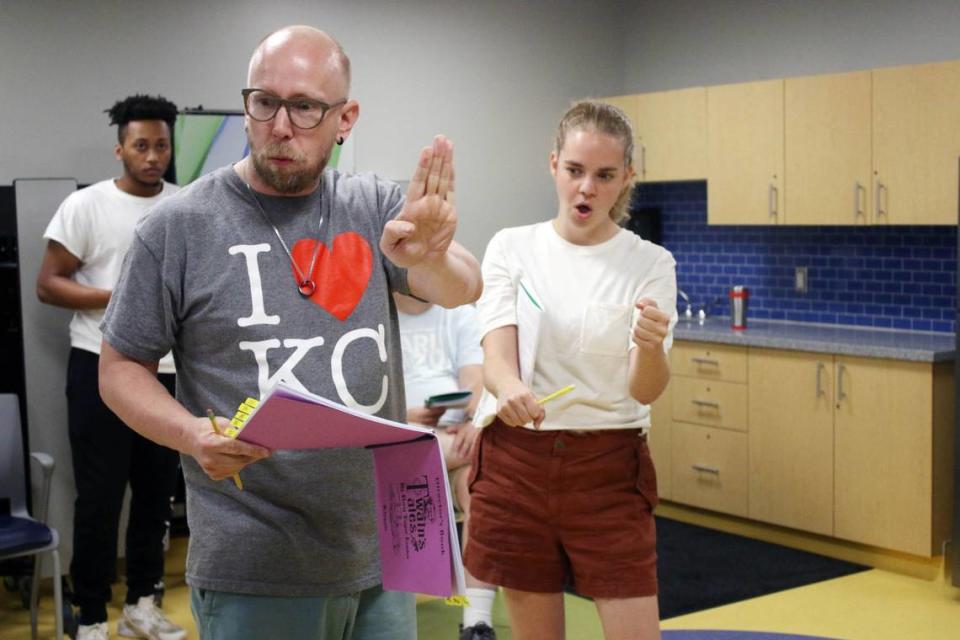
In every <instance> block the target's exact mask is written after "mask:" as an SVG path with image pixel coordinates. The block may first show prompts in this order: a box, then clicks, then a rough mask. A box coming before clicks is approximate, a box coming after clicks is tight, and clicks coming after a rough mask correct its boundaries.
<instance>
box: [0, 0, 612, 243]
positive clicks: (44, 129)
mask: <svg viewBox="0 0 960 640" xmlns="http://www.w3.org/2000/svg"><path fill="white" fill-rule="evenodd" d="M613 4H615V3H613V2H590V3H583V2H576V1H573V0H560V1H558V2H548V1H539V0H538V1H532V2H510V1H507V0H492V1H487V2H466V1H442V0H436V1H432V0H407V1H399V2H390V1H385V0H360V1H353V2H351V1H350V0H327V1H325V2H316V1H312V2H311V1H308V0H270V1H268V2H263V1H261V0H237V1H235V2H224V1H222V0H211V1H208V2H187V1H180V0H175V1H170V2H136V1H130V2H121V1H118V0H98V1H96V2H73V3H70V2H60V1H53V0H33V1H32V2H6V1H0V60H2V63H0V87H2V88H3V89H2V90H0V128H2V130H3V146H2V151H0V184H9V183H10V182H11V181H12V180H13V179H15V178H18V177H49V176H69V177H75V178H77V179H78V180H79V181H80V182H81V183H87V182H92V181H94V180H99V179H102V178H103V177H105V176H109V175H114V174H116V173H117V172H118V169H117V167H116V165H115V161H114V159H113V156H112V153H111V148H112V145H113V143H114V140H115V138H114V135H115V133H114V131H113V130H112V129H111V128H109V127H108V123H107V116H106V115H105V114H104V113H103V109H105V108H107V107H108V106H110V105H111V104H112V103H113V101H114V100H116V99H118V98H121V97H124V96H126V95H128V94H130V93H133V92H138V91H139V92H151V93H161V94H163V95H165V96H166V97H168V98H170V99H171V100H173V101H174V102H176V103H177V104H178V105H180V106H181V107H184V106H190V107H195V106H197V105H201V104H202V105H203V106H204V107H207V108H240V96H239V92H240V89H241V88H242V87H243V86H244V83H245V79H246V67H247V61H248V60H249V56H250V53H251V51H252V50H253V48H254V46H255V45H256V44H257V42H258V41H259V40H260V38H261V37H262V36H264V35H265V34H266V33H268V32H269V31H272V30H273V29H275V28H277V27H280V26H283V25H285V24H290V23H306V24H311V25H315V26H318V27H320V28H323V29H325V30H327V31H329V32H330V33H331V34H332V35H334V36H335V37H336V38H338V39H339V40H340V41H341V43H342V44H343V45H344V47H345V48H346V50H347V53H348V54H349V55H350V56H351V59H352V62H353V68H354V91H353V95H354V97H356V98H358V99H359V101H360V104H361V118H360V122H359V124H358V128H357V129H356V130H355V131H356V136H357V137H356V140H355V143H356V161H357V168H358V169H369V170H374V171H377V172H378V173H381V174H382V175H384V176H386V177H391V178H406V177H409V176H408V173H409V172H410V171H411V170H412V167H413V165H414V163H415V161H416V154H417V152H418V150H419V148H420V147H421V146H423V145H425V144H428V143H429V141H430V140H431V139H432V137H433V135H434V134H435V133H444V134H446V135H448V136H450V137H451V138H452V139H453V141H454V143H455V145H456V153H457V170H458V203H459V205H460V207H459V208H460V213H461V220H462V222H461V227H460V228H461V232H460V234H459V238H460V239H461V240H462V241H463V242H464V243H465V244H466V245H467V246H468V247H469V248H470V249H472V250H473V251H474V252H475V253H477V254H478V255H479V254H480V253H482V251H483V249H484V247H485V245H486V241H487V240H488V239H489V236H490V235H491V234H492V233H493V231H495V230H496V229H498V228H500V227H502V226H505V225H513V224H517V223H522V222H528V221H534V220H539V219H542V218H544V217H546V216H548V215H550V214H551V213H552V212H553V210H554V207H555V205H554V203H553V195H552V193H553V192H552V188H551V183H550V181H549V178H548V174H547V170H546V155H547V153H548V151H549V144H550V138H551V134H552V128H553V125H554V121H555V120H556V119H557V117H559V114H560V113H561V112H562V110H563V109H564V107H565V106H566V105H567V104H568V103H569V101H570V100H572V99H574V98H576V97H579V96H582V95H585V94H600V95H605V94H611V93H616V92H617V91H618V90H619V86H620V83H621V79H622V77H623V64H622V60H621V58H622V55H621V47H620V44H621V43H622V42H623V30H622V26H621V20H620V17H621V13H622V12H621V11H613V10H603V7H604V6H605V5H613Z"/></svg>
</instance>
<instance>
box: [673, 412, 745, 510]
mask: <svg viewBox="0 0 960 640" xmlns="http://www.w3.org/2000/svg"><path fill="white" fill-rule="evenodd" d="M672 435H673V456H672V457H673V499H674V500H676V501H677V502H683V503H684V504H689V505H693V506H695V507H702V508H704V509H712V510H713V511H721V512H723V513H729V514H732V515H736V516H746V515H747V434H746V433H742V432H739V431H730V430H728V429H716V428H713V427H702V426H699V425H694V424H686V423H683V422H674V423H673V434H672Z"/></svg>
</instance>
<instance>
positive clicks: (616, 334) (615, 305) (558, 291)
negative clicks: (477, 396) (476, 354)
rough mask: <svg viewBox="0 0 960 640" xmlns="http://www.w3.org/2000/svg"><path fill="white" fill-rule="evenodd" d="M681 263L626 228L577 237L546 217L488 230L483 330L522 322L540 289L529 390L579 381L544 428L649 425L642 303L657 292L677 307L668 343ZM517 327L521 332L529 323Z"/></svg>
mask: <svg viewBox="0 0 960 640" xmlns="http://www.w3.org/2000/svg"><path fill="white" fill-rule="evenodd" d="M675 265H676V263H675V261H674V259H673V256H672V255H671V254H670V252H669V251H667V250H666V249H664V248H662V247H660V246H658V245H655V244H653V243H652V242H648V241H646V240H643V239H642V238H640V236H638V235H636V234H634V233H632V232H631V231H627V230H625V229H621V230H620V231H619V232H618V233H617V234H616V235H615V236H614V237H613V238H611V239H609V240H607V241H605V242H603V243H600V244H596V245H576V244H572V243H570V242H568V241H566V240H564V239H563V238H562V237H560V235H559V234H558V233H557V232H556V230H555V229H554V227H553V224H552V222H551V221H548V222H542V223H538V224H534V225H528V226H524V227H514V228H510V229H504V230H502V231H500V232H498V233H497V234H496V235H495V236H494V237H493V238H492V239H491V240H490V243H489V245H488V246H487V250H486V253H485V254H484V258H483V285H484V291H483V295H482V296H481V298H480V301H479V302H478V304H477V309H478V311H479V315H480V325H481V332H482V334H483V335H486V334H487V333H489V332H490V331H492V330H494V329H497V328H499V327H503V326H507V325H517V324H518V313H517V309H518V304H529V303H530V299H531V297H532V298H535V299H536V300H537V304H536V305H535V306H539V310H538V311H537V312H536V313H535V316H536V318H537V323H538V324H539V329H538V330H537V331H536V332H535V333H536V335H537V340H536V344H535V345H533V346H532V349H533V351H534V352H535V358H534V359H533V367H532V379H531V380H530V381H529V383H528V384H529V386H530V388H531V391H533V393H534V395H535V396H537V397H544V396H546V395H548V394H550V393H552V392H554V391H556V390H557V389H560V388H562V387H565V386H567V385H570V384H574V385H576V389H575V390H574V391H573V392H571V393H568V394H567V395H564V396H562V397H560V398H558V399H556V400H553V401H551V402H550V404H549V405H548V406H547V407H546V409H547V415H546V419H545V420H544V422H543V424H542V425H541V426H540V428H541V429H543V430H549V429H577V430H589V429H628V428H641V427H648V426H649V425H650V408H649V406H647V405H642V404H640V403H639V402H637V401H636V400H635V399H634V398H633V397H632V396H631V395H630V392H629V384H628V367H629V356H630V350H631V349H633V348H635V347H636V345H634V343H633V342H632V340H631V334H632V330H633V324H634V322H635V318H636V315H637V313H638V312H637V310H636V307H635V303H636V302H637V301H638V300H640V299H641V298H651V299H653V300H654V301H655V302H656V303H657V306H658V307H659V308H660V309H663V310H664V311H667V312H668V313H670V314H672V315H673V317H672V319H671V321H670V332H669V334H668V335H667V338H666V339H665V340H664V343H663V347H664V351H668V350H669V349H670V347H671V345H672V343H673V326H674V325H675V324H676V320H677V316H676V272H675ZM521 285H522V286H521ZM524 289H526V291H525V290H524ZM528 294H529V295H528ZM519 296H524V299H521V298H519ZM521 313H522V314H524V315H526V317H530V314H529V313H525V312H521ZM518 331H519V333H520V334H521V340H522V339H523V336H524V335H530V333H531V332H524V331H523V330H522V329H518ZM525 348H526V349H528V350H529V348H531V345H522V344H521V345H519V350H520V352H521V354H522V353H523V352H524V351H525ZM521 359H522V358H521Z"/></svg>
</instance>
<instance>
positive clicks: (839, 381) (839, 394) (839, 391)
mask: <svg viewBox="0 0 960 640" xmlns="http://www.w3.org/2000/svg"><path fill="white" fill-rule="evenodd" d="M846 370H847V368H846V367H845V366H844V365H842V364H838V365H837V404H838V405H839V404H840V403H841V402H843V399H844V398H846V397H847V392H846V391H844V390H843V373H844V371H846Z"/></svg>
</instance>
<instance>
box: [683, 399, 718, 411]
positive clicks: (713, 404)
mask: <svg viewBox="0 0 960 640" xmlns="http://www.w3.org/2000/svg"><path fill="white" fill-rule="evenodd" d="M690 402H692V403H693V404H695V405H697V406H698V407H710V408H711V409H716V410H717V411H719V410H720V403H719V402H714V401H712V400H696V399H694V400H691V401H690Z"/></svg>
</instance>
